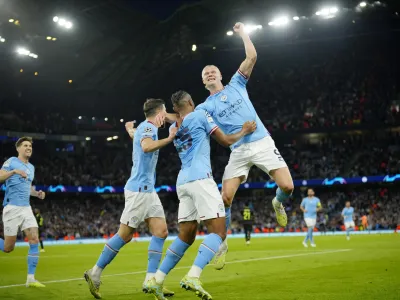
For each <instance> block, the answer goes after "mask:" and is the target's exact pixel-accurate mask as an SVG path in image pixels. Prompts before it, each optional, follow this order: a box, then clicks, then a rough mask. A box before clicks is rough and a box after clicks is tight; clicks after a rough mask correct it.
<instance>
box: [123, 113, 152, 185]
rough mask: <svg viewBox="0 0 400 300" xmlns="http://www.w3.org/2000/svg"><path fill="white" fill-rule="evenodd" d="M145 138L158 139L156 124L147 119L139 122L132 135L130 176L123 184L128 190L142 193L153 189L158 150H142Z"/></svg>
mask: <svg viewBox="0 0 400 300" xmlns="http://www.w3.org/2000/svg"><path fill="white" fill-rule="evenodd" d="M145 138H151V139H153V140H154V141H156V140H158V128H157V126H155V125H154V124H153V123H151V122H149V121H147V120H146V121H143V122H142V123H140V124H139V126H138V127H137V129H136V132H135V135H134V141H133V153H132V161H133V165H132V171H131V177H130V178H129V179H128V181H127V182H126V184H125V189H126V190H128V191H132V192H142V193H152V192H154V191H155V188H154V185H155V183H156V166H157V161H158V154H159V152H160V151H159V150H157V151H154V152H148V153H145V152H143V149H142V145H141V144H142V140H143V139H145Z"/></svg>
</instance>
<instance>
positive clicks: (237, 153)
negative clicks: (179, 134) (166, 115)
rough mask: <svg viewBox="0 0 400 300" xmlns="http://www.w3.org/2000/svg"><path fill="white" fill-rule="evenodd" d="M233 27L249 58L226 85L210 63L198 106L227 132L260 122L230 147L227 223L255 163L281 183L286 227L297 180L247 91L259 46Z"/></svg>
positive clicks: (220, 260)
mask: <svg viewBox="0 0 400 300" xmlns="http://www.w3.org/2000/svg"><path fill="white" fill-rule="evenodd" d="M233 30H234V31H235V32H236V33H237V34H239V36H240V37H241V38H242V40H243V43H244V48H245V51H246V58H245V60H244V61H243V62H242V64H241V65H240V67H239V70H238V71H237V72H236V73H235V74H234V75H233V77H232V79H231V81H230V82H229V84H228V85H226V86H225V87H224V85H223V84H222V82H221V80H222V75H221V72H220V70H219V69H218V68H217V67H216V66H214V65H208V66H206V67H205V68H204V69H203V71H202V74H201V75H202V80H203V84H204V85H205V88H206V89H207V90H209V91H210V96H209V97H208V98H207V99H206V101H205V102H204V103H202V104H200V105H199V106H197V107H196V109H202V110H205V111H207V112H208V113H209V114H210V115H211V116H212V117H213V118H214V120H215V123H216V124H217V125H218V126H219V127H220V128H221V129H222V130H223V131H224V132H226V133H227V134H232V133H236V132H238V131H239V130H240V128H241V126H242V125H243V123H244V122H245V121H249V120H256V123H257V129H256V131H255V132H254V133H252V134H249V135H248V136H245V137H243V138H242V139H240V140H239V141H238V142H236V143H234V144H233V145H232V146H231V147H230V148H231V150H232V153H231V155H230V158H229V162H228V165H227V166H226V168H225V172H224V175H223V183H222V199H223V200H224V204H225V212H226V227H227V228H229V225H230V222H231V205H232V201H233V198H234V196H235V193H236V191H237V190H238V188H239V186H240V184H242V183H244V182H246V179H247V176H248V174H249V171H250V168H251V167H252V166H253V165H255V166H257V167H258V168H260V169H261V170H263V171H264V172H265V173H267V174H268V175H269V176H270V177H271V178H272V179H273V180H275V182H276V184H277V185H278V189H277V190H276V197H275V198H274V199H273V200H272V206H273V208H274V210H275V213H276V217H277V221H278V223H279V225H280V226H282V227H285V226H286V225H287V216H286V212H285V208H284V207H283V205H282V203H284V202H285V201H286V200H288V199H289V197H290V195H291V194H292V192H293V189H294V187H293V180H292V177H291V175H290V172H289V169H288V167H287V165H286V163H285V161H284V159H283V158H282V156H281V154H280V153H279V151H278V149H277V148H276V147H275V142H274V140H273V139H272V138H271V136H270V134H269V132H268V130H267V129H266V128H265V126H264V124H263V123H262V121H261V120H260V118H259V117H258V115H257V112H256V111H255V109H254V107H253V104H252V102H251V101H250V98H249V95H248V94H247V89H246V84H247V81H248V79H249V77H250V75H251V73H252V70H253V67H254V65H255V63H256V59H257V52H256V49H255V48H254V45H253V43H252V41H251V40H250V37H249V35H248V34H247V33H246V31H245V28H244V25H243V24H242V23H236V24H235V26H234V27H233ZM227 251H228V244H227V240H225V241H224V243H223V244H222V245H221V248H220V250H219V251H218V253H217V255H216V256H215V259H214V266H215V268H216V269H217V270H220V269H222V268H223V267H224V265H225V256H226V253H227Z"/></svg>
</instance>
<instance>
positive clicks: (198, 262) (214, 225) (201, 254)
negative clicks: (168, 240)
mask: <svg viewBox="0 0 400 300" xmlns="http://www.w3.org/2000/svg"><path fill="white" fill-rule="evenodd" d="M172 104H173V107H174V111H175V112H177V113H179V116H180V120H179V121H178V122H177V123H174V124H172V125H171V127H170V130H173V129H176V128H178V132H177V134H176V137H175V140H174V145H175V147H176V150H177V151H178V154H179V158H180V159H181V162H182V167H181V170H180V172H179V175H178V179H177V183H176V185H177V193H178V198H179V210H178V222H179V235H178V237H177V238H176V239H175V241H174V242H173V243H172V244H171V245H170V246H169V248H168V250H167V253H166V256H165V258H164V260H163V262H162V263H161V266H160V268H159V270H158V271H157V273H156V275H155V277H154V278H153V279H151V280H150V281H149V282H148V283H147V287H148V289H149V291H150V292H151V293H152V294H154V295H155V297H156V299H161V300H163V299H166V298H165V297H164V293H163V284H164V280H165V278H166V276H167V274H168V273H169V272H170V271H171V270H172V269H173V268H174V267H175V266H176V264H177V263H178V262H179V261H180V260H181V259H182V257H183V255H184V254H185V252H186V250H187V249H188V248H189V247H190V246H191V245H192V244H193V242H194V241H195V239H196V232H197V228H198V223H199V222H200V220H202V221H204V223H205V225H206V226H207V231H208V235H207V237H206V238H205V239H204V241H203V243H202V244H201V245H200V247H199V251H198V254H197V257H196V259H195V261H194V264H193V266H192V268H191V269H190V270H189V272H188V274H187V275H186V276H185V277H183V279H182V280H181V282H180V285H181V287H182V288H184V289H186V290H189V291H192V292H194V293H195V294H196V295H197V296H198V297H200V298H201V299H207V300H210V299H212V297H211V295H210V294H209V293H208V292H207V291H206V290H205V289H204V288H203V286H202V284H201V282H200V275H201V272H202V270H203V269H204V267H205V266H206V265H207V264H208V263H209V262H210V261H211V259H212V258H213V257H214V255H215V253H216V252H217V251H218V249H219V246H220V245H221V243H222V241H223V240H224V239H225V237H226V228H225V210H224V204H223V201H222V197H221V194H220V192H219V191H218V187H217V184H216V183H215V181H214V179H213V177H212V170H211V161H210V136H213V137H214V138H215V139H216V140H217V142H218V143H220V144H221V145H223V146H229V145H232V144H234V143H235V142H237V141H238V140H239V139H241V138H242V137H243V136H245V135H246V134H249V133H251V132H254V130H255V129H256V123H255V122H245V123H244V124H242V129H241V130H240V131H239V132H237V133H234V134H231V135H225V134H224V133H223V131H222V130H221V129H219V128H218V126H217V125H216V124H215V123H214V120H213V118H212V117H211V116H210V115H209V114H208V113H207V112H206V111H203V110H197V111H194V107H195V106H194V102H193V100H192V98H191V96H190V95H189V94H188V93H187V92H185V91H179V92H176V93H175V94H173V95H172Z"/></svg>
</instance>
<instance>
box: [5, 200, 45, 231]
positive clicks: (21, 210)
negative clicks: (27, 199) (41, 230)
mask: <svg viewBox="0 0 400 300" xmlns="http://www.w3.org/2000/svg"><path fill="white" fill-rule="evenodd" d="M3 224H4V235H6V236H16V235H17V234H18V230H19V228H21V230H22V231H24V230H25V229H28V228H38V224H37V222H36V218H35V216H34V214H33V211H32V207H30V206H16V205H11V204H8V205H6V206H5V207H4V209H3Z"/></svg>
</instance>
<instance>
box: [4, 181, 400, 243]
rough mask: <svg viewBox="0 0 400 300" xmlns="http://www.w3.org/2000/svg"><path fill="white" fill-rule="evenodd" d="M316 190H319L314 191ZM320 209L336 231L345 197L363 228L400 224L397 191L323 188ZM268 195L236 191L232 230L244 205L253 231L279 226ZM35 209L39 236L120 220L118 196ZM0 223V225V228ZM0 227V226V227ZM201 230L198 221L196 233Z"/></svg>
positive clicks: (298, 225) (173, 222)
mask: <svg viewBox="0 0 400 300" xmlns="http://www.w3.org/2000/svg"><path fill="white" fill-rule="evenodd" d="M317 192H318V191H317ZM316 196H318V197H319V198H320V199H321V204H322V207H323V210H322V212H320V214H319V217H318V222H317V227H320V225H321V224H323V223H324V224H326V229H327V230H328V231H331V230H333V231H336V230H341V229H342V225H343V219H342V218H341V212H342V209H343V207H344V203H345V201H347V200H349V201H351V205H352V206H353V207H354V209H355V223H356V225H357V226H361V217H362V216H363V215H366V216H367V217H368V223H369V228H362V229H363V230H367V229H368V230H379V229H396V227H397V226H398V225H400V191H399V190H390V191H388V190H387V189H386V188H375V189H367V190H365V189H364V190H355V191H351V192H349V191H348V190H347V191H343V190H342V191H340V190H339V191H338V190H335V191H332V190H322V191H321V193H317V195H316ZM160 197H161V201H162V203H163V206H164V210H165V214H166V218H167V220H168V222H167V223H168V230H169V233H170V234H171V235H174V234H177V233H178V223H177V213H178V200H177V199H176V195H174V194H167V193H162V194H160ZM272 197H273V195H272V194H271V195H251V196H249V195H242V194H241V193H239V195H238V197H236V199H235V201H234V203H233V207H232V226H231V230H232V233H240V232H241V231H242V226H241V220H242V216H241V210H242V209H243V207H244V205H245V204H247V205H249V206H250V207H251V208H252V210H253V212H254V230H255V231H257V232H266V231H265V229H267V232H271V231H272V232H275V231H278V230H279V229H280V227H279V225H278V224H277V223H276V219H275V213H274V210H273V208H272V207H271V201H270V200H271V199H272ZM301 200H302V195H301V194H297V195H296V196H293V198H292V199H291V200H290V201H288V202H287V203H286V211H287V214H288V225H287V227H286V228H285V229H284V230H285V231H303V229H304V228H305V227H306V226H305V223H304V220H303V214H302V212H301V210H300V208H299V206H300V203H301ZM32 206H33V207H34V208H39V209H40V211H41V214H42V216H43V218H44V220H45V230H44V232H43V235H44V236H45V237H46V238H49V239H62V238H64V237H65V236H69V237H71V236H73V237H74V238H76V239H78V238H84V237H94V238H97V237H103V236H104V235H106V236H109V235H111V234H115V233H116V232H117V230H118V226H119V218H120V215H121V212H122V210H123V207H124V199H123V197H122V195H109V196H103V197H100V196H98V195H77V196H72V195H71V196H68V197H64V198H61V197H56V196H51V195H48V199H46V201H40V200H34V201H33V203H32ZM1 226H2V225H0V227H1ZM0 231H2V228H0ZM201 231H203V232H205V231H206V228H205V227H204V226H203V224H201V225H200V226H199V232H201ZM137 233H138V234H139V235H140V236H148V235H149V234H150V233H149V231H148V229H147V227H146V226H145V224H142V225H141V226H140V227H139V228H138V229H137Z"/></svg>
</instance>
